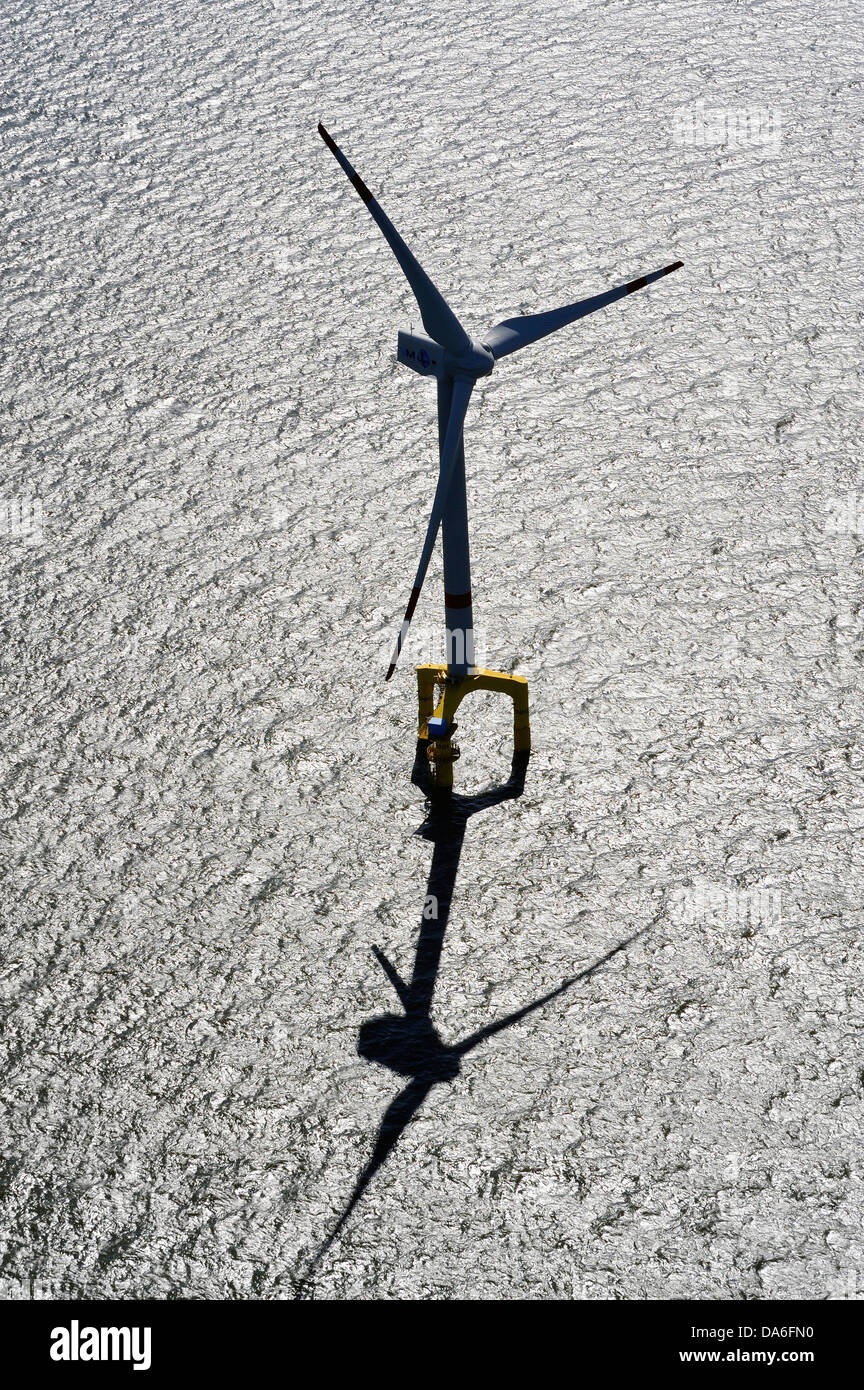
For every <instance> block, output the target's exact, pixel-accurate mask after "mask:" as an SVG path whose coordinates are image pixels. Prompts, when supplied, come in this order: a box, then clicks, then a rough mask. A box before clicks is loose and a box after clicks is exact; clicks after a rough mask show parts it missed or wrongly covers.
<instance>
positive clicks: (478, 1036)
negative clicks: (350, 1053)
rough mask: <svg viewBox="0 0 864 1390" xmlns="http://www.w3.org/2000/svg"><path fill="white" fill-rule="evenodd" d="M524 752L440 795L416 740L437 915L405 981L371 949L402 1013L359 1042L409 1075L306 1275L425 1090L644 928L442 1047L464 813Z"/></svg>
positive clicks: (513, 779) (486, 801) (479, 805)
mask: <svg viewBox="0 0 864 1390" xmlns="http://www.w3.org/2000/svg"><path fill="white" fill-rule="evenodd" d="M529 757H530V754H529V753H516V754H514V756H513V763H512V766H511V770H510V776H509V778H508V779H507V781H506V782H503V783H501V784H500V785H498V786H494V787H490V788H489V789H488V790H487V791H485V792H481V793H479V794H477V795H475V796H464V795H457V794H455V793H440V792H438V791H436V789H435V787H434V785H433V784H432V781H431V778H430V775H429V770H428V761H427V758H426V745H425V743H423V742H420V741H418V744H417V751H416V754H415V759H414V767H413V770H412V774H411V781H412V782H413V783H414V785H415V786H419V787H420V788H421V789H422V790H423V791H424V792H425V793H426V796H427V798H428V813H427V817H426V820H425V821H424V823H423V825H422V826H421V827H420V829H419V830H418V831H417V832H416V833H417V834H419V835H422V836H423V837H424V838H426V839H429V840H431V841H432V844H433V846H434V848H433V851H432V864H431V867H430V870H429V880H428V884H427V888H426V902H427V904H429V903H430V902H431V903H432V904H433V905H434V906H435V907H436V908H437V914H434V915H430V916H429V917H427V916H426V913H425V909H424V915H423V917H422V920H421V924H420V933H419V936H418V939H417V946H416V949H415V955H414V968H413V972H412V975H411V979H410V980H409V981H407V982H406V981H405V980H403V979H402V977H401V976H400V974H399V972H398V971H397V970H396V968H395V966H393V965H392V963H391V962H390V961H389V960H388V959H387V956H386V955H385V954H384V952H383V951H382V950H380V948H379V947H378V946H373V947H372V951H373V954H374V955H375V959H376V960H377V961H378V963H379V965H380V966H381V969H382V970H383V971H384V974H385V975H386V976H387V979H388V980H389V982H390V984H391V985H392V987H393V989H394V991H395V993H396V995H397V998H398V999H399V1002H400V1004H401V1005H402V1009H403V1012H402V1013H401V1014H396V1013H392V1014H381V1015H379V1016H378V1017H376V1018H372V1019H369V1020H368V1021H367V1022H366V1023H364V1024H362V1026H361V1028H360V1033H359V1038H358V1042H357V1051H358V1053H359V1055H360V1056H361V1057H364V1058H366V1059H367V1060H368V1061H370V1062H377V1063H378V1064H379V1065H380V1066H383V1067H386V1068H387V1069H388V1070H389V1071H392V1072H395V1073H396V1075H398V1076H402V1077H407V1078H408V1084H407V1086H405V1087H404V1088H403V1090H401V1091H400V1092H399V1094H398V1095H397V1096H396V1097H395V1099H394V1100H392V1101H391V1102H390V1104H389V1106H388V1107H387V1109H386V1111H385V1112H384V1115H383V1118H382V1120H381V1124H380V1126H379V1129H378V1134H377V1136H376V1139H375V1144H374V1147H373V1149H372V1153H371V1155H370V1157H369V1160H368V1162H367V1163H366V1165H365V1167H364V1168H363V1170H362V1172H361V1173H360V1175H359V1177H358V1178H357V1181H356V1183H355V1185H354V1190H353V1192H352V1193H351V1196H350V1197H349V1199H348V1201H347V1203H346V1205H345V1207H344V1209H343V1211H342V1213H341V1215H340V1217H339V1219H338V1221H337V1222H336V1224H335V1226H334V1227H333V1229H332V1231H331V1232H330V1234H329V1235H328V1236H327V1239H326V1240H325V1241H324V1242H323V1243H322V1244H321V1245H320V1246H319V1248H318V1250H317V1251H316V1253H315V1255H314V1256H313V1258H312V1260H311V1261H310V1263H309V1265H308V1266H307V1270H306V1274H305V1279H308V1278H310V1277H311V1275H312V1274H313V1273H314V1271H315V1269H316V1268H317V1266H318V1265H319V1263H320V1262H321V1260H322V1259H323V1257H324V1256H325V1255H326V1253H327V1251H328V1250H329V1249H330V1247H331V1245H332V1244H333V1242H334V1241H335V1240H336V1238H337V1237H338V1236H339V1234H340V1233H341V1231H342V1230H343V1229H344V1227H345V1225H346V1223H347V1221H348V1219H349V1218H350V1216H351V1213H352V1212H353V1211H354V1208H355V1207H356V1206H357V1204H358V1202H359V1201H360V1200H361V1198H362V1197H363V1194H364V1193H365V1191H366V1189H367V1187H368V1186H369V1184H370V1182H371V1181H372V1179H373V1178H374V1176H375V1174H376V1173H377V1172H378V1170H379V1168H381V1166H382V1164H384V1163H385V1162H386V1160H387V1158H388V1157H389V1155H390V1154H391V1153H392V1151H393V1149H394V1148H395V1147H396V1144H397V1143H398V1141H399V1139H400V1137H401V1136H402V1134H403V1133H404V1131H405V1130H406V1129H407V1127H408V1125H409V1124H410V1123H411V1121H412V1119H413V1118H414V1116H415V1115H416V1114H417V1111H418V1110H419V1109H420V1107H421V1105H422V1104H423V1102H424V1101H425V1100H426V1097H427V1096H428V1095H429V1092H430V1091H431V1090H432V1088H433V1087H434V1086H438V1085H442V1084H443V1083H445V1082H448V1081H453V1080H455V1078H456V1077H457V1076H458V1075H459V1072H460V1070H461V1066H462V1058H463V1057H465V1056H467V1054H468V1053H469V1052H472V1051H473V1050H474V1048H476V1047H479V1045H480V1044H481V1043H483V1042H485V1041H486V1040H487V1039H488V1038H491V1037H494V1035H495V1034H496V1033H500V1032H502V1031H503V1030H504V1029H505V1028H510V1027H512V1025H513V1024H515V1023H518V1022H519V1021H520V1020H521V1019H523V1018H527V1017H528V1015H529V1014H531V1013H533V1012H534V1011H535V1010H536V1009H540V1008H542V1007H543V1005H544V1004H548V1003H550V1002H551V1001H552V1000H553V999H557V998H558V997H559V996H560V995H562V994H565V993H566V992H567V990H569V989H572V988H573V986H574V985H576V984H578V983H579V982H580V981H582V980H587V979H590V977H591V976H592V975H593V974H594V973H595V972H596V971H598V970H600V969H601V968H602V967H603V966H604V965H606V964H607V963H608V962H609V961H610V960H612V959H613V957H614V956H617V955H618V954H619V953H620V952H621V951H623V950H625V949H626V947H628V946H629V945H631V944H632V942H634V941H635V940H636V939H637V937H639V936H641V935H642V934H643V932H644V931H645V930H647V928H642V930H640V931H638V932H635V933H634V934H633V935H632V936H630V937H628V938H627V939H626V940H625V941H622V942H620V943H619V945H617V946H615V947H613V949H612V950H611V951H608V952H607V953H606V955H605V956H603V957H602V958H601V959H600V960H598V961H595V962H594V964H593V965H591V966H588V967H587V968H586V969H585V970H582V971H580V972H579V974H578V975H573V976H571V977H570V978H569V979H566V980H564V981H562V983H561V984H560V985H558V986H557V987H556V988H555V989H552V990H550V991H549V992H548V993H547V994H544V995H541V997H540V998H539V999H535V1000H533V1002H532V1003H530V1004H526V1005H525V1006H524V1007H523V1008H521V1009H517V1010H516V1011H515V1012H514V1013H511V1014H507V1015H506V1016H505V1017H503V1018H500V1019H498V1020H497V1021H496V1022H494V1023H489V1024H487V1025H486V1026H485V1027H484V1028H479V1029H478V1030H477V1031H476V1032H474V1033H471V1034H469V1036H468V1037H466V1038H463V1039H462V1041H461V1042H458V1043H454V1044H448V1043H445V1042H444V1041H443V1040H442V1038H441V1037H440V1035H439V1033H438V1030H437V1029H436V1027H435V1025H434V1024H433V1022H432V1017H431V1013H432V999H433V995H434V992H435V984H436V981H437V978H438V969H439V966H440V963H441V950H442V946H443V943H444V936H445V934H446V931H447V923H448V920H449V917H450V906H451V903H452V899H453V891H454V888H455V884H456V875H457V874H458V872H459V860H460V858H461V855H462V845H463V843H464V840H465V830H466V827H467V824H468V821H469V820H470V818H471V817H472V816H474V815H477V814H478V813H479V812H480V811H485V810H487V809H488V808H489V807H491V806H497V805H499V804H500V803H501V802H503V801H510V800H514V799H515V798H516V797H519V796H521V794H522V792H523V790H524V787H525V773H526V770H527V767H528V760H529Z"/></svg>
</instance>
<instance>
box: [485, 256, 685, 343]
mask: <svg viewBox="0 0 864 1390" xmlns="http://www.w3.org/2000/svg"><path fill="white" fill-rule="evenodd" d="M683 264H684V262H683V261H674V262H673V263H672V265H667V266H664V267H663V269H662V270H654V271H652V272H651V274H650V275H641V276H640V277H639V279H638V280H630V281H628V283H627V284H626V285H619V286H618V288H617V289H614V290H607V291H606V292H605V294H595V295H594V296H593V297H592V298H591V299H580V300H579V301H578V303H576V304H565V305H564V307H563V308H561V309H549V310H548V311H547V312H546V313H543V314H521V315H519V316H518V317H517V318H512V319H504V320H502V322H501V323H496V324H495V327H494V328H492V329H490V330H489V333H488V334H487V335H486V337H485V338H484V339H483V344H484V347H487V348H488V349H489V351H490V352H491V354H492V356H493V357H494V358H495V359H496V361H497V359H498V358H499V357H506V356H507V355H508V353H511V352H517V351H518V350H519V348H523V347H527V346H528V344H529V343H536V342H537V340H538V339H539V338H545V337H546V335H547V334H548V333H554V332H555V331H556V329H558V328H565V327H566V326H567V324H568V323H574V322H575V321H576V319H583V318H585V316H586V314H593V313H595V312H596V310H597V309H605V308H606V305H607V304H614V303H615V301H616V299H624V298H625V296H626V295H628V294H633V293H634V292H635V291H636V290H643V289H644V288H645V286H646V285H652V284H653V283H654V281H655V280H662V278H663V276H664V275H671V273H672V271H673V270H680V269H681V267H682V265H683Z"/></svg>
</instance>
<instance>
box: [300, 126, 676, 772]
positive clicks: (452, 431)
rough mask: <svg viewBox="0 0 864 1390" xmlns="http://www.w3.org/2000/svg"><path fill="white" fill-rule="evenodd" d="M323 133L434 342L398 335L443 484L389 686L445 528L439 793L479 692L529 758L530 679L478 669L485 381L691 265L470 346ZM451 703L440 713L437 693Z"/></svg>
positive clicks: (436, 752) (431, 739)
mask: <svg viewBox="0 0 864 1390" xmlns="http://www.w3.org/2000/svg"><path fill="white" fill-rule="evenodd" d="M318 134H319V135H320V136H321V139H322V140H323V141H324V143H325V145H326V146H327V147H328V149H329V150H330V151H331V152H332V153H333V155H334V156H335V158H336V159H337V160H338V162H339V164H340V165H341V167H342V169H343V170H344V171H345V173H346V174H347V176H348V178H349V179H350V181H351V183H352V184H353V186H354V188H355V189H356V190H357V192H358V193H359V195H360V197H361V199H362V200H363V202H364V203H365V205H366V208H367V210H368V212H369V214H370V216H371V217H372V220H373V221H374V222H375V223H376V225H377V226H378V227H379V229H380V231H381V233H382V234H383V236H384V239H385V241H386V242H387V244H388V246H389V247H390V249H391V251H392V252H393V254H394V256H395V257H396V260H397V261H398V262H399V265H400V267H401V269H402V272H403V274H404V276H405V278H406V280H407V281H408V284H409V285H410V286H411V289H412V291H413V292H414V297H415V299H416V300H417V304H418V306H419V309H420V317H421V319H422V321H423V327H424V328H425V329H426V333H425V334H423V333H406V332H404V331H401V330H400V332H399V335H398V347H397V353H396V356H397V359H398V361H399V362H401V363H402V364H403V365H404V366H406V367H410V368H411V370H412V371H415V372H418V373H419V374H420V375H421V376H433V377H435V379H436V382H437V387H438V449H439V470H438V484H437V486H436V488H435V496H434V498H433V501H432V511H431V513H430V516H429V524H428V526H427V528H426V538H425V540H424V542H423V549H422V550H421V552H420V562H419V564H418V566H417V573H416V575H415V577H414V584H413V586H412V589H411V594H410V596H409V599H408V605H407V607H406V609H405V616H404V618H403V620H402V626H401V628H400V630H399V634H398V636H397V638H396V645H395V647H394V649H393V655H392V657H391V659H390V666H389V669H388V671H387V675H386V676H385V680H389V679H390V677H391V676H392V675H393V672H394V670H395V669H396V662H397V661H398V659H399V653H400V652H401V650H402V647H403V645H404V642H405V638H406V636H407V634H408V629H409V627H410V624H411V619H412V617H413V615H414V610H415V608H416V607H417V600H418V599H419V597H420V591H421V589H422V587H423V581H424V579H425V578H426V571H427V569H428V568H429V561H430V559H431V556H432V551H433V549H434V547H435V541H436V539H437V537H438V531H439V528H440V530H441V537H442V546H443V551H444V615H445V622H446V631H447V663H446V667H444V666H436V665H434V664H433V665H424V666H418V668H417V677H418V688H419V704H420V729H419V736H420V738H421V739H426V740H428V743H429V754H430V759H431V760H432V762H433V764H434V766H435V771H436V776H437V783H438V785H439V787H441V788H449V787H450V786H452V777H453V769H452V764H453V759H454V757H458V756H459V753H458V749H457V748H456V747H455V745H453V744H452V743H451V738H452V734H453V732H454V730H455V727H456V725H455V722H454V715H455V712H456V709H457V707H458V705H459V704H460V702H461V700H462V699H463V698H464V696H465V695H466V694H468V693H469V692H470V691H471V690H477V689H485V690H500V691H503V692H504V693H506V694H509V695H511V696H512V698H513V702H514V746H515V749H516V751H517V752H527V751H528V750H529V749H530V732H529V726H528V688H527V682H526V681H525V679H524V677H522V676H509V675H506V674H505V673H504V672H501V671H483V670H479V669H478V668H476V667H475V665H474V610H473V603H472V597H471V560H470V551H469V545H468V507H467V500H466V493H465V451H464V447H463V438H462V427H463V424H464V421H465V413H466V411H467V409H468V402H469V401H470V399H471V392H472V391H473V389H474V385H475V383H476V382H477V381H478V379H479V378H480V377H483V376H488V375H489V373H490V372H491V371H492V369H493V368H494V366H495V363H496V362H497V361H498V360H499V358H501V357H507V356H509V354H510V353H511V352H518V350H519V349H520V348H523V347H527V346H528V344H529V343H536V342H537V341H538V339H540V338H545V337H546V336H547V334H549V333H554V332H556V331H557V329H559V328H565V327H566V326H567V325H568V324H570V323H574V322H575V321H576V319H581V318H585V316H586V315H587V314H593V313H595V312H596V310H598V309H604V308H605V307H606V305H607V304H614V303H615V301H616V300H617V299H623V298H625V296H626V295H629V294H633V293H634V292H635V291H636V290H641V289H644V288H645V286H646V285H650V284H653V282H654V281H655V280H661V279H662V278H663V276H664V275H669V274H670V273H671V272H672V271H673V270H678V269H680V267H681V266H682V265H683V264H684V263H683V261H673V262H672V264H671V265H667V266H664V267H663V269H662V270H654V271H652V272H651V273H650V274H648V275H641V276H640V277H639V279H637V280H630V281H628V282H627V283H626V284H624V285H619V286H617V288H616V289H613V290H606V291H604V293H603V294H596V295H593V296H592V297H591V298H590V299H581V300H579V301H578V302H577V303H575V304H565V305H564V306H563V307H562V308H560V309H550V310H548V311H546V312H544V313H539V314H520V315H517V316H516V317H515V318H510V319H504V320H502V321H501V322H500V323H496V324H495V325H494V326H493V327H492V328H490V329H488V330H487V331H486V332H485V333H484V335H483V337H482V339H480V340H478V339H476V338H472V337H471V336H470V335H469V334H468V333H467V332H466V331H465V329H464V328H463V327H462V324H461V323H460V322H459V320H458V318H457V317H456V315H455V314H454V312H453V310H452V309H451V308H450V305H449V304H448V303H447V301H446V300H445V298H444V296H443V295H442V294H441V292H440V290H438V289H437V288H436V286H435V285H434V284H433V283H432V281H431V280H430V278H429V276H428V275H427V274H426V272H425V270H424V269H423V267H422V266H421V265H420V262H419V261H418V260H417V259H416V257H415V256H414V255H412V253H411V251H409V249H408V247H407V246H406V245H405V242H404V241H403V240H402V238H401V236H400V235H399V233H398V232H397V230H396V228H395V227H394V226H393V223H392V222H391V221H390V219H389V217H387V215H386V213H385V212H384V210H383V208H382V207H381V205H380V204H379V202H378V201H377V199H376V198H375V197H374V196H373V195H372V193H370V191H369V189H368V188H367V187H366V184H365V183H364V182H363V180H362V179H361V177H360V175H359V174H358V173H357V172H356V170H355V169H354V167H353V165H352V164H350V163H349V161H348V160H347V159H346V157H345V155H344V154H343V153H342V151H341V150H340V148H339V146H338V145H337V144H336V141H335V140H334V139H333V137H332V136H331V135H330V134H329V133H328V132H327V131H326V130H325V129H324V126H323V125H322V124H321V123H320V122H319V123H318ZM436 685H437V686H438V687H440V688H441V689H442V690H443V695H442V697H441V699H440V701H439V703H438V706H437V708H435V710H434V714H433V704H434V701H433V690H434V688H435V686H436Z"/></svg>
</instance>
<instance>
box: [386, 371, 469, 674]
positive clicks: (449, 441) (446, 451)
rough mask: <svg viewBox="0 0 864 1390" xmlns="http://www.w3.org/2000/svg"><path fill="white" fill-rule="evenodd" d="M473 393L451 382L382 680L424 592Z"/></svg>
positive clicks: (390, 671) (392, 667)
mask: <svg viewBox="0 0 864 1390" xmlns="http://www.w3.org/2000/svg"><path fill="white" fill-rule="evenodd" d="M473 389H474V383H473V381H463V380H461V379H460V378H459V377H457V378H456V379H455V380H454V381H453V399H452V402H451V405H450V416H449V418H448V420H447V430H446V433H445V436H444V445H443V447H442V449H441V466H440V469H439V472H438V486H437V487H436V489H435V497H434V499H433V501H432V512H431V515H430V517H429V525H428V526H427V527H426V539H425V541H424V542H423V549H422V551H421V552H420V563H419V565H418V566H417V574H416V576H415V578H414V587H413V589H412V590H411V597H410V598H409V600H408V607H407V608H406V609H405V617H404V618H403V619H402V626H401V628H400V629H399V636H398V637H397V638H396V645H395V647H394V648H393V655H392V657H391V658H390V666H389V669H388V671H387V675H386V676H385V677H384V679H385V680H388V681H389V679H390V677H391V676H392V675H393V672H394V671H395V670H396V662H397V661H398V660H399V653H400V652H401V650H402V647H403V646H404V643H405V638H406V637H407V635H408V629H409V627H410V626H411V619H412V617H413V616H414V609H415V608H416V607H417V600H418V598H419V597H420V590H421V589H422V588H423V580H424V579H425V578H426V571H427V569H428V568H429V561H430V560H431V558H432V551H433V550H434V548H435V541H436V538H437V536H438V527H439V526H440V525H441V517H442V515H443V513H444V504H445V503H446V501H447V493H448V491H449V489H450V484H451V482H452V480H453V470H454V466H455V463H456V459H457V457H458V454H459V445H460V443H461V440H462V426H463V424H464V422H465V412H466V410H467V409H468V402H469V400H470V399H471V392H472V390H473Z"/></svg>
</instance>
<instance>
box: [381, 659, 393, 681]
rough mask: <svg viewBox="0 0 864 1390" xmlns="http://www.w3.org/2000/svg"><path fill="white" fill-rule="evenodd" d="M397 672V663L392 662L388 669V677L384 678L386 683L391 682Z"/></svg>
mask: <svg viewBox="0 0 864 1390" xmlns="http://www.w3.org/2000/svg"><path fill="white" fill-rule="evenodd" d="M395 670H396V662H395V661H391V662H390V665H389V666H388V667H387V674H386V676H385V677H384V679H385V681H389V679H390V677H391V676H392V674H393V672H394V671H395Z"/></svg>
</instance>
